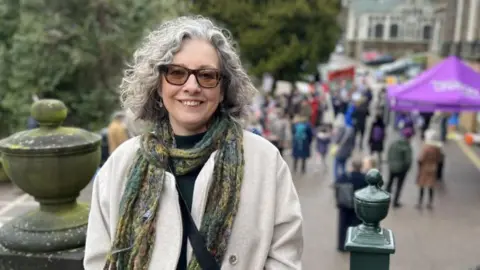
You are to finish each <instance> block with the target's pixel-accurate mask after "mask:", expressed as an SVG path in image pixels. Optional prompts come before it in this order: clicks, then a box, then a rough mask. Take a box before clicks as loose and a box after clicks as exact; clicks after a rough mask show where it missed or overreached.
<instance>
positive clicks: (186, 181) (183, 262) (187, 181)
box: [175, 133, 205, 270]
mask: <svg viewBox="0 0 480 270" xmlns="http://www.w3.org/2000/svg"><path fill="white" fill-rule="evenodd" d="M204 135H205V133H200V134H196V135H191V136H177V135H175V142H176V144H177V148H180V149H188V148H193V147H194V146H195V144H197V143H198V142H199V141H201V140H202V138H203V136H204ZM202 167H203V166H200V167H198V168H196V169H195V170H193V171H191V172H189V173H188V174H186V175H182V176H175V178H176V180H177V183H178V189H179V191H180V193H181V195H182V197H183V198H184V199H185V202H186V203H187V206H188V208H189V209H192V200H193V188H194V187H195V180H196V179H197V176H198V174H199V173H200V170H202ZM187 218H188V217H185V216H183V215H182V221H183V239H182V251H181V253H180V258H179V260H178V264H177V270H186V269H187V234H186V229H185V220H186V219H187Z"/></svg>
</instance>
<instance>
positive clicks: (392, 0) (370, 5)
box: [350, 0, 405, 14]
mask: <svg viewBox="0 0 480 270" xmlns="http://www.w3.org/2000/svg"><path fill="white" fill-rule="evenodd" d="M404 3H405V1H404V0H352V1H351V3H350V8H351V9H352V10H353V11H354V12H355V13H357V14H358V13H388V12H391V11H392V9H393V8H395V7H396V6H398V5H401V4H404Z"/></svg>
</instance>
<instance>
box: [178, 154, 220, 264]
mask: <svg viewBox="0 0 480 270" xmlns="http://www.w3.org/2000/svg"><path fill="white" fill-rule="evenodd" d="M172 165H173V164H172V162H171V159H169V167H170V171H171V172H172V173H173V174H174V175H175V173H174V171H173V168H174V167H173V166H172ZM175 186H176V187H177V192H178V197H179V202H180V209H181V211H182V217H186V220H184V222H185V228H186V232H184V233H187V236H188V239H189V240H190V244H191V245H192V249H193V253H194V254H195V257H196V258H197V261H198V264H200V267H201V268H202V270H220V266H218V264H217V261H216V260H215V258H214V257H213V255H212V253H210V251H208V249H207V245H206V244H205V240H204V239H203V236H202V235H201V234H200V232H199V231H198V228H197V225H195V221H194V220H193V217H192V215H191V214H190V210H189V208H188V206H187V202H186V201H185V199H184V198H183V196H182V192H180V189H179V188H178V183H177V182H175Z"/></svg>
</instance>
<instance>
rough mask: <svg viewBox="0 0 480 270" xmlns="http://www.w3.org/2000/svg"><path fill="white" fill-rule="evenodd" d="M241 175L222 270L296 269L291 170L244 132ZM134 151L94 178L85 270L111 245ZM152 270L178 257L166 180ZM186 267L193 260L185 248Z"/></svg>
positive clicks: (202, 183)
mask: <svg viewBox="0 0 480 270" xmlns="http://www.w3.org/2000/svg"><path fill="white" fill-rule="evenodd" d="M243 145H244V151H245V174H244V180H243V184H242V190H241V199H240V205H239V209H238V213H237V217H236V219H235V223H234V226H233V229H232V234H231V237H230V242H229V244H228V249H227V252H226V254H225V258H224V260H223V263H222V269H223V270H228V269H232V270H233V269H236V270H255V269H275V270H281V269H301V256H302V252H303V236H302V215H301V210H300V202H299V199H298V195H297V192H296V190H295V187H294V184H293V181H292V178H291V174H290V171H289V168H288V166H287V164H286V163H285V161H284V160H283V159H282V157H281V156H280V154H279V152H278V151H277V149H276V148H275V147H274V146H273V145H272V144H270V143H269V142H268V141H266V140H265V139H263V138H262V137H260V136H257V135H254V134H252V133H250V132H244V142H243ZM138 147H139V139H138V137H135V138H132V139H130V140H128V141H127V142H125V143H123V144H122V145H121V146H120V147H119V148H117V150H116V151H115V152H114V153H113V154H112V155H111V156H110V158H109V159H108V160H107V162H106V163H105V165H104V166H103V167H102V169H101V170H100V171H99V172H98V174H97V176H96V178H95V182H94V188H93V195H92V203H91V210H90V217H89V226H88V233H87V243H86V248H85V259H84V267H85V270H100V269H103V266H104V264H105V257H106V254H107V252H108V251H109V249H110V245H111V244H112V241H113V238H114V234H115V228H116V225H117V221H118V218H119V214H118V211H119V204H120V200H121V198H122V193H123V190H124V186H125V183H126V174H127V170H128V168H129V166H130V165H131V164H132V162H133V157H134V154H135V151H136V150H137V149H138ZM214 155H215V153H213V154H212V155H211V156H210V159H209V160H208V161H207V162H206V164H205V165H204V167H203V168H202V170H201V172H200V174H199V175H198V177H197V180H196V182H195V189H194V194H193V205H192V216H193V218H194V220H195V223H196V224H197V226H199V224H201V220H202V216H203V212H204V209H205V204H206V201H207V193H208V192H207V191H208V189H209V186H210V183H211V181H212V172H213V166H214ZM158 216H159V218H158V221H157V231H156V237H155V239H156V241H155V243H156V244H155V247H154V249H153V255H152V258H151V262H150V267H149V269H151V270H174V269H176V266H177V261H178V258H179V256H180V249H181V242H182V233H183V231H182V220H181V214H180V205H179V204H178V193H177V190H176V188H175V178H174V176H173V175H171V174H168V175H167V179H166V181H165V187H164V189H163V193H162V196H161V198H160V206H159V210H158ZM187 254H188V255H187V256H188V260H190V258H191V256H192V249H191V247H190V246H189V247H188V252H187Z"/></svg>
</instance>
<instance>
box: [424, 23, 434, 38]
mask: <svg viewBox="0 0 480 270" xmlns="http://www.w3.org/2000/svg"><path fill="white" fill-rule="evenodd" d="M431 38H432V27H431V26H430V25H425V26H424V27H423V39H424V40H429V39H431Z"/></svg>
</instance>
